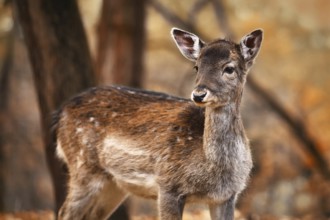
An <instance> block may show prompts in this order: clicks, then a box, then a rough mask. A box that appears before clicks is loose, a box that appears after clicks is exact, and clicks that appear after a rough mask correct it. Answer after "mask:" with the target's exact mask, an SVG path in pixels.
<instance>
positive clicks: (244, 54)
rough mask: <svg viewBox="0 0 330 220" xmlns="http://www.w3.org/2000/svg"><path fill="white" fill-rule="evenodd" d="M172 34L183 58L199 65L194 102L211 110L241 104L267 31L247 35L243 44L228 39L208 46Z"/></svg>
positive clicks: (183, 33) (181, 33)
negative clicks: (236, 103) (250, 72)
mask: <svg viewBox="0 0 330 220" xmlns="http://www.w3.org/2000/svg"><path fill="white" fill-rule="evenodd" d="M171 34H172V37H173V39H174V41H175V42H176V45H177V46H178V48H179V50H180V51H181V53H182V54H183V56H185V57H186V58H187V59H188V60H191V61H193V62H194V63H195V66H194V69H195V70H196V72H197V76H196V87H195V89H194V90H193V92H192V94H191V99H192V100H193V101H194V102H195V103H196V104H197V105H200V106H211V107H219V106H224V105H227V104H229V103H232V102H237V101H238V100H239V97H240V96H241V94H242V90H243V87H244V84H245V81H246V76H247V72H248V70H249V69H250V67H251V66H252V64H253V62H254V60H255V58H256V56H257V54H258V52H259V49H260V46H261V42H262V36H263V31H262V30H260V29H258V30H255V31H253V32H251V33H249V34H247V35H245V36H244V37H243V38H242V39H241V41H240V43H239V44H236V43H234V42H232V41H228V40H224V39H219V40H215V41H212V42H211V43H205V42H204V41H202V40H201V39H200V38H199V37H198V36H196V35H195V34H192V33H189V32H187V31H183V30H180V29H177V28H173V29H172V31H171Z"/></svg>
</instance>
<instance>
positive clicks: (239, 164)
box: [54, 30, 252, 220]
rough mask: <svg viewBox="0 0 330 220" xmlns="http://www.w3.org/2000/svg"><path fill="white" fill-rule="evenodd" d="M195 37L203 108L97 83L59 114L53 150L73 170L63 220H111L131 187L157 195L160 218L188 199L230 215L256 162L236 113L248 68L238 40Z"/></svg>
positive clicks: (165, 219) (176, 212)
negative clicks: (229, 71)
mask: <svg viewBox="0 0 330 220" xmlns="http://www.w3.org/2000/svg"><path fill="white" fill-rule="evenodd" d="M174 31H176V30H174ZM174 31H173V33H174ZM178 31H180V30H178ZM184 33H186V32H184ZM180 34H181V32H178V33H174V35H175V37H179V38H180V37H182V36H181V35H180ZM189 34H190V33H188V35H189ZM183 37H186V36H183ZM189 39H190V38H189ZM189 39H188V40H183V41H180V42H179V44H180V43H182V42H183V43H185V44H186V43H188V44H190V46H191V47H190V48H189V50H188V53H190V54H189V55H188V56H189V59H194V54H191V53H193V52H194V50H196V47H193V46H192V44H193V43H194V41H195V40H196V38H194V37H192V38H191V39H190V40H189ZM179 44H178V46H179V48H180V47H181V46H182V45H179ZM198 45H199V46H201V47H202V48H200V49H201V52H200V53H199V57H198V58H197V57H196V65H198V66H199V71H198V74H197V77H196V88H195V90H194V91H193V93H192V97H193V100H195V102H196V104H197V105H200V106H202V107H198V106H196V105H195V104H194V102H192V101H189V100H186V99H182V98H177V97H173V96H169V95H167V94H163V93H157V92H148V91H144V90H136V89H131V88H126V87H113V86H112V87H111V86H109V87H98V88H92V89H90V90H88V91H86V92H84V93H82V94H80V95H78V96H76V97H74V98H73V99H71V100H70V101H68V102H67V103H66V104H65V105H64V106H63V108H62V109H61V110H60V111H58V112H57V114H56V115H55V122H54V133H55V134H56V137H57V144H58V147H57V152H58V155H59V157H60V158H62V159H63V160H64V161H65V162H66V164H67V166H68V169H69V176H70V180H69V183H68V186H69V193H68V196H67V198H66V201H65V203H64V205H63V206H62V208H61V210H60V213H59V215H58V217H59V219H105V218H106V217H107V216H109V215H110V214H111V213H112V212H113V211H114V210H115V209H116V208H117V206H118V205H119V204H120V203H121V202H122V201H123V200H124V199H125V198H126V197H127V195H128V193H133V194H136V195H139V196H142V197H146V198H154V199H158V204H159V215H160V218H161V219H162V220H170V219H181V216H182V212H183V208H184V204H185V202H206V203H208V204H209V205H210V211H211V216H212V219H220V218H225V219H232V216H233V210H234V204H235V200H236V197H237V195H238V194H239V193H240V192H241V191H242V190H243V189H244V188H245V185H246V182H247V180H248V176H249V172H250V169H251V167H252V160H251V155H250V150H249V146H248V141H247V139H246V137H245V134H244V128H243V125H242V122H241V119H240V115H239V104H240V101H241V95H242V91H243V86H244V83H245V79H246V72H247V69H248V68H249V66H247V65H245V63H246V61H245V59H244V57H243V55H242V54H241V52H240V47H239V45H238V44H234V43H232V42H227V41H221V40H220V41H218V42H214V43H212V44H209V45H204V43H203V42H199V43H198ZM188 46H189V45H188ZM182 48H185V47H182ZM219 54H220V55H219ZM184 55H185V54H184ZM228 62H233V63H235V72H234V74H235V77H234V76H232V74H227V73H223V74H222V76H221V75H219V74H220V73H221V72H222V71H224V70H223V68H224V67H226V65H227V63H228ZM230 65H233V64H230ZM197 96H198V97H197ZM196 97H197V98H196ZM196 100H197V101H196Z"/></svg>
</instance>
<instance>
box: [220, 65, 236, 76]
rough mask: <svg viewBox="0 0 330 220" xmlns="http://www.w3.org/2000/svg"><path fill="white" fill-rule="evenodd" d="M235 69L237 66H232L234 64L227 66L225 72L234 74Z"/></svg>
mask: <svg viewBox="0 0 330 220" xmlns="http://www.w3.org/2000/svg"><path fill="white" fill-rule="evenodd" d="M234 71H235V68H234V67H232V66H227V67H226V68H225V69H224V70H223V72H224V73H226V74H233V73H234Z"/></svg>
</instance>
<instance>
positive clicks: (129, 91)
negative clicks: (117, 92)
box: [127, 90, 136, 95]
mask: <svg viewBox="0 0 330 220" xmlns="http://www.w3.org/2000/svg"><path fill="white" fill-rule="evenodd" d="M127 92H128V93H129V94H132V95H134V94H135V93H136V92H134V91H132V90H127Z"/></svg>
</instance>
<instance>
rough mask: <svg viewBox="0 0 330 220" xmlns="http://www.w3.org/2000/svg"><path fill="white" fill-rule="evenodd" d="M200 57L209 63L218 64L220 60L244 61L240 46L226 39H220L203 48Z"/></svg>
mask: <svg viewBox="0 0 330 220" xmlns="http://www.w3.org/2000/svg"><path fill="white" fill-rule="evenodd" d="M200 57H203V61H204V62H207V63H217V62H218V61H219V60H223V61H226V60H229V59H233V58H234V59H237V60H240V59H243V57H242V56H241V55H240V49H239V45H238V44H235V43H233V42H231V41H229V40H226V39H218V40H215V41H213V42H211V43H209V44H208V45H207V46H205V47H203V48H202V51H201V53H200Z"/></svg>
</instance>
